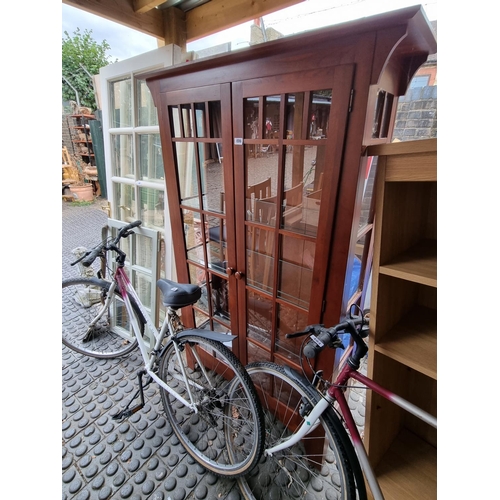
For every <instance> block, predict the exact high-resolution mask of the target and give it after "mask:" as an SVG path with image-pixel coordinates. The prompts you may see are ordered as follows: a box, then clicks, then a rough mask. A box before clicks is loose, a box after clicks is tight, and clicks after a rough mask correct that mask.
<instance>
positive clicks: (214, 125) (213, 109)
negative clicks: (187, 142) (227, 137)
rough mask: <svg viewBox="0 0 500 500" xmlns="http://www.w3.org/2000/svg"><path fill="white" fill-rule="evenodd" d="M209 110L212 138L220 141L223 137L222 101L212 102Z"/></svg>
mask: <svg viewBox="0 0 500 500" xmlns="http://www.w3.org/2000/svg"><path fill="white" fill-rule="evenodd" d="M208 109H209V113H210V137H212V138H214V139H219V138H221V137H222V123H221V105H220V101H210V102H209V103H208Z"/></svg>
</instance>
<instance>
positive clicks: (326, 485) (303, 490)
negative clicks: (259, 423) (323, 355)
mask: <svg viewBox="0 0 500 500" xmlns="http://www.w3.org/2000/svg"><path fill="white" fill-rule="evenodd" d="M246 370H247V372H248V374H249V375H250V378H251V379H252V381H253V383H254V385H255V387H256V388H257V390H258V393H259V395H261V403H262V406H263V410H264V417H265V420H266V437H265V447H264V449H268V448H270V447H272V446H275V445H276V444H278V442H280V441H281V440H283V439H285V438H288V437H289V436H290V435H291V433H292V431H291V429H290V428H292V427H293V426H294V424H295V426H298V425H299V424H300V423H302V421H303V418H302V417H300V414H299V411H303V412H306V414H307V412H308V411H310V410H311V409H312V407H313V406H314V405H315V404H316V403H317V402H318V401H319V400H320V398H321V397H322V396H321V395H320V394H319V393H318V391H317V390H316V389H315V388H314V387H313V386H312V385H311V384H310V382H309V381H308V380H307V379H306V378H305V377H303V376H302V375H300V374H298V373H297V372H296V371H294V370H292V369H291V368H289V367H286V366H280V365H277V364H275V363H271V362H256V363H252V364H250V365H248V366H247V367H246ZM271 395H273V396H274V397H276V398H277V400H279V401H280V403H281V404H280V405H279V406H277V405H276V404H275V403H276V400H271V398H270V396H271ZM278 408H279V412H280V416H279V418H278V411H277V410H278ZM319 421H320V426H321V427H319V426H318V428H316V429H315V431H314V432H312V433H310V434H309V435H306V436H305V437H304V438H303V439H302V440H301V441H299V442H298V443H296V444H295V445H293V446H292V447H290V448H286V449H284V450H282V451H279V452H277V453H275V454H274V455H272V456H266V455H265V451H264V454H263V456H262V459H261V461H260V462H259V464H258V465H257V466H256V467H255V469H253V470H251V471H250V472H249V473H248V474H247V475H246V476H245V477H242V478H239V479H238V485H239V487H240V490H241V493H242V494H243V497H244V498H245V499H246V500H262V499H264V498H265V499H266V500H269V499H270V498H272V499H276V500H288V499H293V500H298V499H304V500H309V499H316V498H325V499H341V500H355V499H357V500H360V499H363V500H364V499H366V488H365V485H364V480H363V475H362V472H361V467H360V465H359V461H358V459H357V456H356V453H355V451H354V447H353V446H352V443H351V441H350V439H349V436H348V434H347V432H346V430H345V428H344V427H343V424H342V422H341V421H340V419H339V417H338V416H337V415H336V413H335V412H334V410H333V409H332V408H327V409H326V411H325V412H323V414H322V416H321V417H320V419H319ZM325 436H326V438H327V439H328V443H329V445H328V449H327V451H326V453H323V450H324V442H325V441H324V437H325ZM317 450H320V451H317ZM318 453H319V455H321V458H320V460H319V461H318V456H319V455H318ZM356 484H358V485H359V488H358V490H357V488H356Z"/></svg>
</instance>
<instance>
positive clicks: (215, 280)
mask: <svg viewBox="0 0 500 500" xmlns="http://www.w3.org/2000/svg"><path fill="white" fill-rule="evenodd" d="M209 274H210V277H211V281H210V284H211V289H212V310H213V315H214V316H215V317H216V318H218V319H219V320H221V321H223V322H225V323H229V319H230V316H229V288H228V282H227V279H225V278H222V277H220V276H217V275H215V274H212V273H209Z"/></svg>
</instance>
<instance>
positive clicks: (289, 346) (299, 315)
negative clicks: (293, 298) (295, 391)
mask: <svg viewBox="0 0 500 500" xmlns="http://www.w3.org/2000/svg"><path fill="white" fill-rule="evenodd" d="M307 325H308V323H307V314H306V313H305V312H301V311H297V310H296V309H292V308H291V307H289V306H285V305H283V304H279V305H278V325H277V330H276V342H275V349H276V352H278V353H280V354H281V355H282V356H284V357H286V358H288V359H289V360H290V361H293V362H294V363H297V364H300V357H299V354H300V346H301V345H302V342H303V338H302V337H300V338H296V339H287V338H286V337H285V335H287V334H288V333H295V332H299V331H304V329H305V328H306V326H307Z"/></svg>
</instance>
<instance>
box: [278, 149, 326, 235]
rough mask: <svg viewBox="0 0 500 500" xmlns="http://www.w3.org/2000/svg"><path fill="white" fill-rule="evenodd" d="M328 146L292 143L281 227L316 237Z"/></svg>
mask: <svg viewBox="0 0 500 500" xmlns="http://www.w3.org/2000/svg"><path fill="white" fill-rule="evenodd" d="M324 153H325V146H289V147H288V148H287V152H286V160H285V192H284V195H283V206H282V211H281V212H282V220H281V227H282V228H285V229H288V230H290V231H294V232H297V233H301V234H307V235H310V236H315V235H316V234H317V232H318V222H319V210H320V207H321V194H322V186H323V170H324V165H325V154H324Z"/></svg>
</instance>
